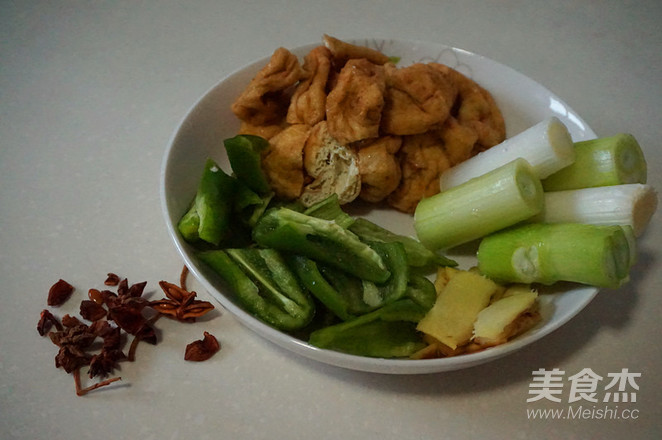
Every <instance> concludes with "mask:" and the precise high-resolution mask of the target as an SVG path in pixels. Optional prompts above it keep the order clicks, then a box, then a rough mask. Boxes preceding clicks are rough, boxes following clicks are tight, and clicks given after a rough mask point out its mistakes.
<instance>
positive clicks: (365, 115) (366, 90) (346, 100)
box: [326, 59, 386, 145]
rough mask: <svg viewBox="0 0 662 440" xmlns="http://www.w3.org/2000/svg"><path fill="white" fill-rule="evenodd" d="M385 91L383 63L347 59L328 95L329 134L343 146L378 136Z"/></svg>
mask: <svg viewBox="0 0 662 440" xmlns="http://www.w3.org/2000/svg"><path fill="white" fill-rule="evenodd" d="M385 90H386V79H385V75H384V67H383V66H379V65H376V64H374V63H371V62H370V61H368V60H366V59H351V60H349V61H347V63H346V64H345V66H344V67H343V68H342V70H341V71H340V74H339V75H338V78H337V82H336V84H335V86H334V87H333V89H331V91H330V92H329V95H328V96H327V98H326V119H327V122H328V129H329V133H331V135H332V136H333V137H334V138H335V139H336V140H337V141H338V142H340V143H341V144H343V145H349V144H351V143H352V142H356V141H360V140H362V139H367V138H376V137H378V136H379V124H380V121H381V117H382V109H383V107H384V91H385Z"/></svg>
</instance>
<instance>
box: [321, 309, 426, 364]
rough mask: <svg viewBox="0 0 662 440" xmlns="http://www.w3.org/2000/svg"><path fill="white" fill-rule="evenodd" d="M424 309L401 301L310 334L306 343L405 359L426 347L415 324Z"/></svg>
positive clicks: (367, 354)
mask: <svg viewBox="0 0 662 440" xmlns="http://www.w3.org/2000/svg"><path fill="white" fill-rule="evenodd" d="M423 316H425V310H424V309H423V308H422V307H421V306H419V305H418V304H416V303H415V302H414V301H412V300H411V299H407V298H406V299H401V300H398V301H395V302H393V303H391V304H387V305H385V306H384V307H382V308H380V309H377V310H375V311H374V312H371V313H368V314H366V315H363V316H360V317H358V318H356V319H353V320H351V321H345V322H341V323H339V324H335V325H332V326H329V327H324V328H322V329H319V330H316V331H314V332H313V333H311V335H310V338H309V339H308V342H309V343H310V344H311V345H314V346H316V347H319V348H324V349H328V350H335V351H340V352H343V353H349V354H354V355H358V356H369V357H383V358H397V357H408V356H410V355H412V354H413V353H415V352H417V351H418V350H421V349H422V348H424V347H425V346H426V344H425V342H424V341H423V340H422V337H421V334H420V333H419V332H417V331H416V323H417V322H418V321H419V320H421V319H422V318H423Z"/></svg>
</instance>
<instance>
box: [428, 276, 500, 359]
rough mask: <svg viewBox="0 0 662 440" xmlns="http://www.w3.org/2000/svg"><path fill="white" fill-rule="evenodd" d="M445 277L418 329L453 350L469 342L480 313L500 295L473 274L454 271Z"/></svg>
mask: <svg viewBox="0 0 662 440" xmlns="http://www.w3.org/2000/svg"><path fill="white" fill-rule="evenodd" d="M446 274H451V276H450V277H449V279H448V281H447V282H445V285H444V286H443V288H442V289H441V290H438V291H437V293H438V294H437V301H436V302H435V304H434V306H432V308H431V309H430V310H429V311H428V313H427V314H426V315H425V316H424V317H423V319H421V321H420V322H419V323H418V326H417V328H418V330H419V331H421V332H423V333H425V334H428V335H430V336H432V337H434V338H435V339H437V340H438V341H439V342H441V343H442V344H444V345H446V346H447V347H448V348H449V349H451V350H455V349H457V348H458V347H459V346H462V345H465V344H467V343H468V342H469V341H470V340H471V338H472V336H473V330H474V322H475V321H476V318H477V316H478V314H479V312H480V311H481V310H483V309H484V308H485V307H487V306H488V304H489V303H490V299H491V298H492V296H493V295H495V294H496V293H498V292H499V286H498V285H497V284H496V283H495V282H493V281H491V280H489V279H487V278H485V277H483V276H481V275H480V274H478V273H476V272H470V271H464V270H457V269H453V270H452V271H448V272H447V273H446ZM438 284H439V285H440V286H441V285H443V281H440V283H438Z"/></svg>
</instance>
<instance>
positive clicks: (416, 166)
mask: <svg viewBox="0 0 662 440" xmlns="http://www.w3.org/2000/svg"><path fill="white" fill-rule="evenodd" d="M398 158H399V161H400V169H401V170H402V178H401V180H400V185H399V186H398V188H397V189H396V190H395V191H393V192H392V193H391V195H389V197H388V199H387V200H388V203H389V205H391V206H392V207H394V208H396V209H398V210H400V211H402V212H408V213H413V212H414V210H415V209H416V205H418V202H419V201H420V200H421V199H422V198H423V197H429V196H432V195H434V194H436V193H438V192H439V175H440V174H441V173H442V172H443V171H444V170H446V169H448V168H450V166H451V164H450V161H449V160H448V156H447V155H446V152H445V150H444V147H443V142H442V140H441V139H439V136H438V133H435V132H427V133H423V134H416V135H412V136H403V138H402V147H400V152H399V153H398Z"/></svg>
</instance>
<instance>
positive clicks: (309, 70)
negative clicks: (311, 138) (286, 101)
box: [286, 46, 332, 127]
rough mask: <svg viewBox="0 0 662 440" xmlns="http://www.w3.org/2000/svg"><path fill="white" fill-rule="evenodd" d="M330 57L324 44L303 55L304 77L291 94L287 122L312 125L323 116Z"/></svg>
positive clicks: (324, 113) (329, 52) (324, 114)
mask: <svg viewBox="0 0 662 440" xmlns="http://www.w3.org/2000/svg"><path fill="white" fill-rule="evenodd" d="M331 57H332V55H331V51H330V50H329V49H327V48H326V47H324V46H318V47H316V48H314V49H313V50H311V51H310V52H309V53H308V54H307V55H306V56H305V58H304V62H303V71H304V73H305V79H304V80H302V81H301V82H299V84H298V85H297V87H296V89H295V90H294V95H292V100H291V101H290V106H289V109H288V111H287V118H286V121H287V122H288V123H289V124H308V125H310V126H311V127H312V126H313V125H315V124H317V123H318V122H320V121H322V120H323V119H324V118H325V116H326V84H327V81H328V79H329V72H330V71H331Z"/></svg>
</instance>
